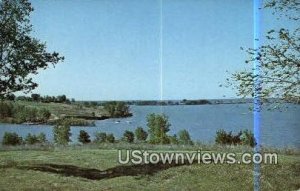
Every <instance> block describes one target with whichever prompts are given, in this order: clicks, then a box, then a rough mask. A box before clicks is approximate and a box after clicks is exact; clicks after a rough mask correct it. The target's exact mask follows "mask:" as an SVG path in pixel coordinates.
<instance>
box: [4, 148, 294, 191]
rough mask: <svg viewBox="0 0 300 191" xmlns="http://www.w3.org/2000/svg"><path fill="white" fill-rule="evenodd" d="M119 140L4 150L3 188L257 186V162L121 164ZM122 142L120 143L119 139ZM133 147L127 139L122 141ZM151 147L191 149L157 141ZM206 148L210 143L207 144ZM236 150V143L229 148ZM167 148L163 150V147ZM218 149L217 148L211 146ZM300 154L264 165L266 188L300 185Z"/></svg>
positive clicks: (211, 188)
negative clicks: (158, 144)
mask: <svg viewBox="0 0 300 191" xmlns="http://www.w3.org/2000/svg"><path fill="white" fill-rule="evenodd" d="M117 147H118V145H113V144H111V145H110V144H104V145H102V146H101V145H100V146H99V145H98V147H97V145H87V146H71V147H61V148H57V147H49V148H47V149H44V150H37V149H36V150H34V149H27V150H2V151H0V171H1V173H0V185H1V189H2V190H253V165H251V164H250V165H245V164H243V165H238V164H234V165H229V164H208V165H207V164H206V165H205V164H192V165H182V166H161V165H153V166H139V165H132V164H130V165H126V166H124V165H120V164H119V163H118V162H117V159H118V152H117V150H116V148H117ZM119 147H120V145H119ZM123 148H129V145H127V146H126V145H125V146H124V145H123ZM150 149H151V150H158V151H160V152H165V151H168V150H174V149H177V150H192V148H187V149H186V148H185V147H180V148H179V147H178V148H175V147H174V148H173V149H172V148H170V147H168V146H153V147H152V148H150ZM207 149H208V148H207ZM227 149H228V150H227V151H226V152H229V151H230V150H232V151H234V152H238V151H240V150H239V149H238V150H236V148H231V149H230V148H227ZM163 150H164V151H163ZM211 152H215V151H211ZM299 159H300V158H299V155H297V154H291V155H286V154H280V155H279V159H278V160H279V164H277V165H274V164H269V165H262V167H261V170H262V176H261V184H262V185H261V186H262V190H297V189H299V188H300V171H299V169H300V163H299Z"/></svg>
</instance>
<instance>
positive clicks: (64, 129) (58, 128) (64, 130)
mask: <svg viewBox="0 0 300 191" xmlns="http://www.w3.org/2000/svg"><path fill="white" fill-rule="evenodd" d="M53 135H54V142H55V143H56V144H59V145H67V144H68V143H69V142H70V141H71V140H70V136H71V128H70V125H69V124H68V123H66V122H62V123H61V124H57V125H55V126H54V127H53Z"/></svg>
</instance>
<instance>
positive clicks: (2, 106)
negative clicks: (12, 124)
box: [0, 101, 13, 118]
mask: <svg viewBox="0 0 300 191" xmlns="http://www.w3.org/2000/svg"><path fill="white" fill-rule="evenodd" d="M12 115H13V105H12V104H11V103H8V102H4V101H0V118H5V117H12Z"/></svg>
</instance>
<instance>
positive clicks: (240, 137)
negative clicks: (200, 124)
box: [215, 129, 256, 147]
mask: <svg viewBox="0 0 300 191" xmlns="http://www.w3.org/2000/svg"><path fill="white" fill-rule="evenodd" d="M215 142H216V143H217V144H222V145H237V144H243V145H249V146H251V147H254V146H255V145H256V141H255V138H254V135H253V133H252V132H251V131H249V130H244V131H240V132H239V133H238V134H236V135H233V134H232V132H231V131H230V132H228V133H227V132H226V131H225V130H223V129H221V130H218V131H217V133H216V138H215Z"/></svg>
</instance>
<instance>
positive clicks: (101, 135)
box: [94, 132, 106, 143]
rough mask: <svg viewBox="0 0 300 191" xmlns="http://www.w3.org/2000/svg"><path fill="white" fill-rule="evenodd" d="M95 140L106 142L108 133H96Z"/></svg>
mask: <svg viewBox="0 0 300 191" xmlns="http://www.w3.org/2000/svg"><path fill="white" fill-rule="evenodd" d="M94 142H96V143H104V142H106V133H103V132H98V133H96V134H95V140H94Z"/></svg>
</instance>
